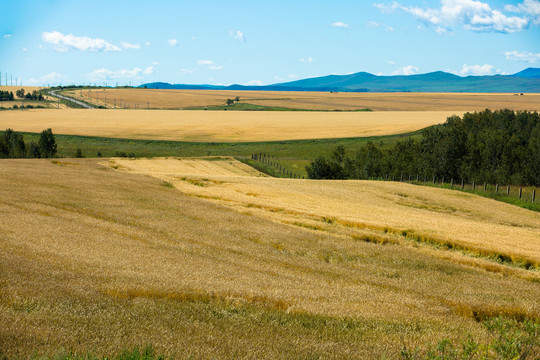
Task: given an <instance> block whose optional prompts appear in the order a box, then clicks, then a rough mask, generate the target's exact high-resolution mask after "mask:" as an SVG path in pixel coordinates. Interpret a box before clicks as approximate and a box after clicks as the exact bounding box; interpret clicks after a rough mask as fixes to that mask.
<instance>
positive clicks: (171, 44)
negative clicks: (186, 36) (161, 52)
mask: <svg viewBox="0 0 540 360" xmlns="http://www.w3.org/2000/svg"><path fill="white" fill-rule="evenodd" d="M167 43H169V45H170V46H176V45H178V40H176V39H169V40H167Z"/></svg>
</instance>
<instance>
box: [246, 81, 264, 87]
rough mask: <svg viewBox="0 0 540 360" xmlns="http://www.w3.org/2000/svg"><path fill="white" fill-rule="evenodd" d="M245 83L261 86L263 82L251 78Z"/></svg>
mask: <svg viewBox="0 0 540 360" xmlns="http://www.w3.org/2000/svg"><path fill="white" fill-rule="evenodd" d="M247 85H251V86H263V85H264V83H263V82H262V81H261V80H251V81H250V82H248V83H247Z"/></svg>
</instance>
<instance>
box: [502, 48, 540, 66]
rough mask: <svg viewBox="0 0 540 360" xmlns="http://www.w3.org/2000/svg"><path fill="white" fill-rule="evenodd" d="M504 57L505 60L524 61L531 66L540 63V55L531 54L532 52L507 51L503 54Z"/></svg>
mask: <svg viewBox="0 0 540 360" xmlns="http://www.w3.org/2000/svg"><path fill="white" fill-rule="evenodd" d="M504 55H506V60H512V61H524V62H528V63H531V64H534V63H537V62H539V61H540V53H539V54H533V53H532V52H528V51H523V52H517V51H507V52H505V53H504Z"/></svg>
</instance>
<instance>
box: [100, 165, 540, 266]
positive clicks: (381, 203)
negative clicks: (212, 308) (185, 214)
mask: <svg viewBox="0 0 540 360" xmlns="http://www.w3.org/2000/svg"><path fill="white" fill-rule="evenodd" d="M111 165H112V166H114V167H118V168H120V169H122V170H124V171H130V172H135V173H141V174H149V175H152V176H156V177H158V178H160V179H162V180H165V181H169V182H171V183H172V184H174V185H175V186H176V187H177V188H179V189H180V190H182V192H184V193H186V194H190V195H193V196H200V197H204V198H208V199H211V200H213V201H215V202H217V203H219V204H222V205H224V206H227V207H231V208H234V209H235V210H238V211H243V212H245V211H248V212H253V213H256V214H257V215H262V216H265V217H267V218H269V219H271V220H277V221H280V222H285V223H290V224H296V225H298V226H305V227H307V228H314V229H319V228H320V230H321V231H331V232H345V233H347V232H350V231H353V230H358V229H359V230H360V233H361V235H364V234H366V233H370V234H371V235H373V236H375V237H377V236H381V235H384V234H402V233H403V232H404V231H405V232H408V233H409V234H414V235H416V236H418V237H420V238H425V239H429V241H433V242H437V243H440V244H452V245H454V246H460V247H463V248H464V249H470V250H471V251H475V250H476V251H477V252H478V253H479V254H482V253H485V254H489V253H493V254H497V253H501V254H503V255H506V256H508V257H510V258H512V259H515V261H517V262H519V261H523V262H529V263H531V264H534V266H536V267H537V268H538V269H539V270H540V215H539V214H538V213H537V212H533V211H528V210H525V209H522V208H518V207H515V206H511V205H508V204H505V203H501V202H498V201H495V200H491V199H486V198H482V197H479V196H476V195H472V194H465V193H462V192H458V191H451V190H445V189H431V188H426V187H422V186H416V185H411V184H404V183H395V182H380V181H358V180H350V181H317V180H299V179H276V178H269V177H264V178H261V177H260V176H253V169H252V168H251V167H249V166H248V165H244V164H242V163H240V162H238V161H236V160H234V159H232V158H223V159H221V158H209V159H205V158H202V159H189V158H188V159H182V158H162V159H139V160H128V159H114V160H111ZM241 170H243V171H244V173H241ZM516 239H519V241H516Z"/></svg>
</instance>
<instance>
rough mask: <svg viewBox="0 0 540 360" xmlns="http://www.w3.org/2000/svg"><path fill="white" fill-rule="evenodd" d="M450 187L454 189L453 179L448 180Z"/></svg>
mask: <svg viewBox="0 0 540 360" xmlns="http://www.w3.org/2000/svg"><path fill="white" fill-rule="evenodd" d="M450 187H452V188H453V187H454V178H452V179H450Z"/></svg>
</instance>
